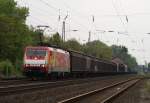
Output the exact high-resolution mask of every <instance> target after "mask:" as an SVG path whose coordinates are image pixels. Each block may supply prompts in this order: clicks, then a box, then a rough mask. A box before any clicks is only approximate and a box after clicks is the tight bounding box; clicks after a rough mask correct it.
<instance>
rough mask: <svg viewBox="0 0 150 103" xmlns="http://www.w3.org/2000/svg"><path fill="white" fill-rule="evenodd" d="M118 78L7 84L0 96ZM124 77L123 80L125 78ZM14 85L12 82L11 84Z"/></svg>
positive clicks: (2, 86)
mask: <svg viewBox="0 0 150 103" xmlns="http://www.w3.org/2000/svg"><path fill="white" fill-rule="evenodd" d="M118 77H119V76H110V77H109V78H108V77H99V78H85V79H76V80H65V81H53V82H52V81H50V82H39V81H38V82H32V81H30V82H31V83H30V82H28V83H25V82H22V83H20V84H19V83H18V84H11V83H8V84H9V85H0V96H4V95H9V94H14V93H21V92H27V91H29V92H30V91H32V90H39V89H42V88H44V89H46V88H49V89H50V88H56V87H61V86H69V85H74V84H76V85H77V84H81V83H86V82H89V81H92V82H94V81H97V80H102V81H106V80H110V79H113V78H114V79H115V78H118ZM125 77H128V76H125ZM125 77H124V78H125ZM13 83H14V82H13Z"/></svg>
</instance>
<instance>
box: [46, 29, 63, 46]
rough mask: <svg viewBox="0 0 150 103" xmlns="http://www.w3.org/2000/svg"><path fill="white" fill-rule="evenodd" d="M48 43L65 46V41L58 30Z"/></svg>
mask: <svg viewBox="0 0 150 103" xmlns="http://www.w3.org/2000/svg"><path fill="white" fill-rule="evenodd" d="M48 44H50V45H55V46H59V47H62V46H63V41H62V39H61V37H60V35H59V33H58V32H57V33H55V34H53V36H52V37H50V38H49V40H48Z"/></svg>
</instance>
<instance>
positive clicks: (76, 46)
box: [64, 39, 82, 52]
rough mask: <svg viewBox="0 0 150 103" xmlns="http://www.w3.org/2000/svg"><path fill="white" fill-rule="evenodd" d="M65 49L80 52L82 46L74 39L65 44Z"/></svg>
mask: <svg viewBox="0 0 150 103" xmlns="http://www.w3.org/2000/svg"><path fill="white" fill-rule="evenodd" d="M64 46H65V48H67V49H70V50H75V51H79V52H82V45H81V44H80V43H79V42H78V41H77V40H76V39H70V40H68V41H67V42H65V45H64Z"/></svg>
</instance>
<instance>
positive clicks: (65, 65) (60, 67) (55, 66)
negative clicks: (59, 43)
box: [48, 48, 70, 73]
mask: <svg viewBox="0 0 150 103" xmlns="http://www.w3.org/2000/svg"><path fill="white" fill-rule="evenodd" d="M49 49H50V55H49V60H48V62H49V65H48V67H49V68H48V71H49V73H51V72H70V55H69V52H67V51H63V50H60V49H53V48H49Z"/></svg>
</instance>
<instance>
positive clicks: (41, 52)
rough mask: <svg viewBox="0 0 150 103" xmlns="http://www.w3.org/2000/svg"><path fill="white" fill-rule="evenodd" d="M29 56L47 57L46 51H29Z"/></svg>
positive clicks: (27, 53)
mask: <svg viewBox="0 0 150 103" xmlns="http://www.w3.org/2000/svg"><path fill="white" fill-rule="evenodd" d="M26 55H27V56H42V57H43V56H46V50H34V49H27V52H26Z"/></svg>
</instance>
